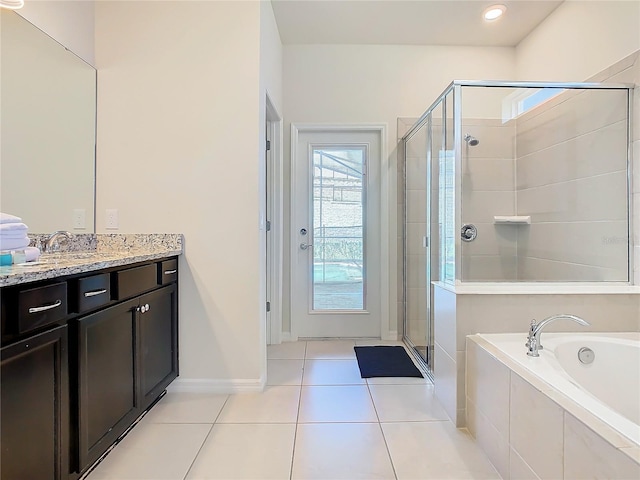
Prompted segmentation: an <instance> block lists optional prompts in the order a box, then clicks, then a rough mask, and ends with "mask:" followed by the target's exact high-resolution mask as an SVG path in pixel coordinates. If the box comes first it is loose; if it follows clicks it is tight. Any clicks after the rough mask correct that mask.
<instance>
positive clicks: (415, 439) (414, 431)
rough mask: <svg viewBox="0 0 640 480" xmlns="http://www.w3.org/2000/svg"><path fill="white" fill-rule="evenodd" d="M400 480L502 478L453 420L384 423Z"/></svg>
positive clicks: (385, 434)
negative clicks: (455, 425) (456, 426)
mask: <svg viewBox="0 0 640 480" xmlns="http://www.w3.org/2000/svg"><path fill="white" fill-rule="evenodd" d="M382 431H383V433H384V437H385V439H386V442H387V446H388V448H389V452H390V453H391V460H392V462H393V466H394V469H395V472H396V475H397V478H398V480H409V479H411V480H413V479H416V480H417V479H429V478H432V479H435V478H437V479H439V480H440V479H441V480H444V479H452V480H462V479H476V478H477V479H489V478H490V479H499V478H500V475H498V472H496V470H495V469H494V468H493V466H492V465H491V463H490V462H489V460H488V459H487V457H486V456H485V455H484V453H482V450H480V447H478V445H477V444H476V443H475V442H474V441H473V438H471V436H470V435H469V434H468V433H467V432H466V431H464V430H457V429H456V428H455V427H454V426H453V424H452V423H451V422H450V421H442V422H404V423H383V424H382Z"/></svg>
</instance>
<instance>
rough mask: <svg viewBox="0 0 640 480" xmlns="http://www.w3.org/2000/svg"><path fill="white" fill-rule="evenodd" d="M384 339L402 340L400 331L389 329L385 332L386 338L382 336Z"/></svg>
mask: <svg viewBox="0 0 640 480" xmlns="http://www.w3.org/2000/svg"><path fill="white" fill-rule="evenodd" d="M382 340H394V341H396V340H401V338H399V337H398V332H397V331H395V330H393V331H389V332H385V334H384V338H382Z"/></svg>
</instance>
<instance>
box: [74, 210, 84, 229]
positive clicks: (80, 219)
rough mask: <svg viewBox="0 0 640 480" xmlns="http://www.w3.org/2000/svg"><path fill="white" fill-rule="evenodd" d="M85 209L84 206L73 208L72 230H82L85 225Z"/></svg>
mask: <svg viewBox="0 0 640 480" xmlns="http://www.w3.org/2000/svg"><path fill="white" fill-rule="evenodd" d="M86 217H87V211H86V210H85V209H84V208H76V209H74V210H73V228H74V230H84V229H85V228H87V227H86Z"/></svg>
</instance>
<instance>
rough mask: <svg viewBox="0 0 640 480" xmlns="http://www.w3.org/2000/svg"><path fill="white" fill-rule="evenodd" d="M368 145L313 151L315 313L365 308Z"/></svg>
mask: <svg viewBox="0 0 640 480" xmlns="http://www.w3.org/2000/svg"><path fill="white" fill-rule="evenodd" d="M366 154H367V151H366V146H355V147H354V146H349V147H336V146H332V147H322V148H313V151H312V156H313V244H314V250H313V270H312V275H313V292H312V298H313V310H314V311H315V310H363V309H364V308H365V298H364V297H365V296H364V291H365V285H364V282H365V275H364V272H365V264H364V258H365V256H364V252H365V245H364V216H363V212H364V205H365V198H366V191H365V190H366V189H365V183H366V182H363V178H364V175H365V166H366Z"/></svg>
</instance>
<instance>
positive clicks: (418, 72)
mask: <svg viewBox="0 0 640 480" xmlns="http://www.w3.org/2000/svg"><path fill="white" fill-rule="evenodd" d="M514 65H515V49H513V48H478V47H435V46H401V45H286V46H285V47H284V80H283V81H284V109H285V125H284V132H285V142H284V146H285V158H286V159H288V158H289V135H290V125H291V123H305V122H306V123H387V125H388V126H389V128H388V130H387V133H388V139H387V141H388V145H389V173H390V183H391V185H392V191H391V192H390V196H389V199H390V202H392V205H390V211H391V216H392V217H393V218H391V219H390V222H389V223H390V225H391V227H392V231H390V232H389V243H390V246H391V252H390V253H391V254H390V268H389V271H390V272H391V273H392V275H391V276H392V282H390V283H391V284H390V291H391V292H392V294H393V295H394V296H393V297H392V298H391V299H390V300H391V301H390V303H389V305H390V317H391V320H390V322H391V324H390V329H391V330H396V328H397V326H396V323H397V309H396V303H395V301H394V299H395V295H396V293H395V292H396V290H397V283H396V278H395V272H396V271H397V268H398V265H397V263H398V262H397V259H396V245H397V241H398V239H397V230H396V217H397V209H396V201H397V195H396V181H397V178H396V171H397V165H396V149H395V145H396V144H397V137H396V135H397V132H396V122H397V119H398V117H419V116H420V115H421V114H422V113H423V112H424V111H425V110H426V109H427V108H428V107H429V106H430V104H431V103H432V102H433V101H434V100H435V99H436V98H437V96H438V95H439V94H440V93H441V92H442V91H443V90H444V88H445V87H446V86H447V85H448V84H449V83H450V82H451V81H452V80H454V79H490V80H508V79H512V78H513V77H514V76H515V69H514ZM285 163H286V162H285ZM289 166H290V165H286V167H285V185H289V184H290V180H289V173H290V171H289ZM289 202H290V199H289V198H288V196H286V197H285V205H286V207H285V216H286V218H289V210H288V208H289ZM289 236H290V233H289V226H288V225H287V226H286V229H285V236H284V237H285V246H284V248H285V251H288V245H289V240H288V239H289ZM284 271H285V272H288V271H289V265H288V261H287V259H285V266H284ZM284 280H285V285H284V288H285V292H288V289H289V283H290V279H289V278H288V276H287V274H286V273H285V279H284ZM289 328H290V318H289V312H288V311H287V312H285V318H284V330H285V331H287V330H288V329H289ZM398 332H401V329H398Z"/></svg>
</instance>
